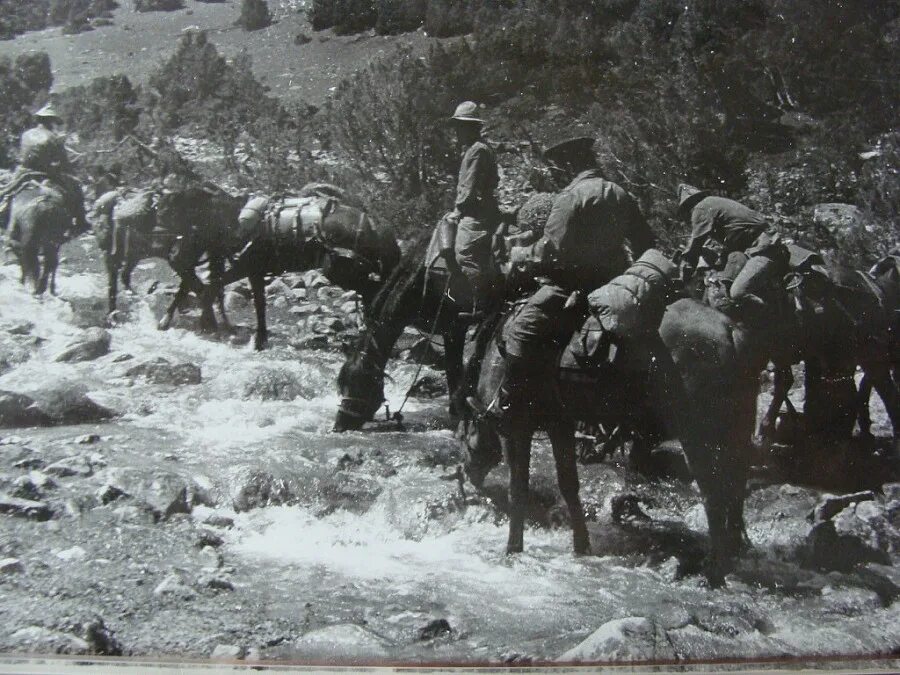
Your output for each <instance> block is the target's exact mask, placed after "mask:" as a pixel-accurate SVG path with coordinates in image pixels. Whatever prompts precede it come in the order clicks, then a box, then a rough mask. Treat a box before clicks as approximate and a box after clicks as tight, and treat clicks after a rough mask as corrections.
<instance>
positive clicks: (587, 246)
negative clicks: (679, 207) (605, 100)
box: [498, 138, 655, 412]
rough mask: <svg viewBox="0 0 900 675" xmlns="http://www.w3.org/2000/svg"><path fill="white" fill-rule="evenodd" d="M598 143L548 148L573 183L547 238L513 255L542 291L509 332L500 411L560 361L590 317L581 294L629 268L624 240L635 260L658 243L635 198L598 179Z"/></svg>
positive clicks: (557, 204)
mask: <svg viewBox="0 0 900 675" xmlns="http://www.w3.org/2000/svg"><path fill="white" fill-rule="evenodd" d="M593 144H594V139H592V138H574V139H569V140H566V141H563V142H561V143H557V144H556V145H554V146H552V147H550V148H549V149H547V150H546V151H545V152H544V157H545V159H546V160H547V161H548V163H549V164H550V165H551V169H552V170H553V171H554V172H555V173H556V174H557V176H560V177H564V178H566V179H570V180H571V183H570V184H569V185H568V187H566V188H565V189H564V190H563V191H562V192H561V193H560V194H559V195H558V196H557V197H556V199H555V201H554V203H553V208H552V209H551V212H550V216H549V218H548V220H547V224H546V227H545V229H544V236H543V237H542V238H541V239H540V240H539V241H538V242H537V243H535V244H534V245H532V246H530V247H522V248H514V249H513V250H512V252H511V254H510V260H511V262H512V263H513V265H521V266H524V267H525V268H526V269H527V268H530V269H531V270H532V271H533V272H534V273H535V279H536V281H537V282H538V284H539V288H538V290H537V291H535V292H534V293H533V294H532V295H531V296H530V297H529V298H528V300H527V301H526V302H525V303H524V304H523V305H521V306H520V307H519V309H518V310H517V311H516V313H515V314H514V316H513V317H512V318H511V319H510V320H509V322H508V323H507V325H506V328H505V329H504V336H503V337H504V340H505V350H506V359H507V375H506V380H505V382H504V384H503V386H502V387H501V391H500V395H499V400H498V403H499V405H500V408H501V410H502V409H504V408H505V407H508V405H509V401H510V400H511V399H512V398H513V397H514V396H515V392H516V391H517V390H524V389H525V388H526V387H525V385H526V381H527V380H528V379H529V378H532V377H535V376H537V377H542V376H546V374H547V372H548V370H547V369H548V367H552V366H553V365H554V363H553V361H554V357H555V356H556V355H557V354H558V353H559V351H560V349H562V347H563V346H564V345H565V343H566V342H567V341H568V340H569V338H570V337H571V335H572V333H573V332H574V331H575V330H577V329H578V328H579V327H580V325H581V323H582V322H583V320H584V317H585V312H586V303H585V301H584V299H583V294H584V293H586V292H589V291H591V290H593V289H594V288H597V287H598V286H601V285H603V284H604V283H606V282H607V281H609V280H610V279H611V278H613V277H614V276H616V275H618V274H620V273H622V272H624V271H625V269H626V268H627V267H628V265H629V262H630V260H629V252H628V250H626V248H625V241H626V240H628V243H629V244H630V248H631V254H632V255H633V256H634V257H635V258H636V257H638V256H639V255H641V254H642V253H643V252H644V251H645V250H646V249H648V248H650V247H651V246H653V244H654V241H655V238H654V236H653V233H652V231H651V230H650V228H649V226H648V225H647V222H646V221H645V220H644V217H643V215H642V214H641V212H640V209H639V208H638V205H637V202H636V201H635V199H634V197H632V196H631V195H630V194H629V193H628V192H626V191H625V190H624V189H622V188H621V187H620V186H618V185H616V184H615V183H613V182H610V181H607V180H605V179H604V178H602V177H601V176H600V173H599V171H598V170H597V163H596V158H595V157H594V154H593V150H592V148H593ZM547 381H548V382H552V381H554V378H553V377H550V378H548V380H547ZM547 389H549V387H548V388H547ZM547 404H548V406H551V407H554V406H556V405H558V400H556V397H550V399H549V400H548V401H547ZM552 412H559V411H552Z"/></svg>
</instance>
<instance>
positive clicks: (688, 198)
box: [678, 183, 710, 218]
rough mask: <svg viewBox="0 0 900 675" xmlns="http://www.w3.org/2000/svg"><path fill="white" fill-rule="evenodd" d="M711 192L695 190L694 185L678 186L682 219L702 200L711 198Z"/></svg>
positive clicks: (684, 184) (679, 208)
mask: <svg viewBox="0 0 900 675" xmlns="http://www.w3.org/2000/svg"><path fill="white" fill-rule="evenodd" d="M709 194H710V193H709V192H708V191H706V190H701V189H699V188H695V187H694V186H693V185H688V184H687V183H681V184H679V186H678V215H679V216H681V217H682V218H683V217H684V216H686V215H687V214H688V213H690V212H691V209H692V208H694V206H695V205H696V204H698V203H699V202H700V201H701V200H703V199H705V198H706V197H709Z"/></svg>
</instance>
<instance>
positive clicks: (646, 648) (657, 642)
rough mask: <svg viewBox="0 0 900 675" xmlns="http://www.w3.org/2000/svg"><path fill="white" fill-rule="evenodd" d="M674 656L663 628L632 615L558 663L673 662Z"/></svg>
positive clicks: (607, 627) (604, 628)
mask: <svg viewBox="0 0 900 675" xmlns="http://www.w3.org/2000/svg"><path fill="white" fill-rule="evenodd" d="M675 656H676V655H675V650H674V649H673V648H672V645H671V644H670V643H669V641H668V639H667V638H666V634H665V631H664V630H663V629H662V628H661V627H659V626H658V625H657V624H656V623H655V622H654V621H651V620H650V619H647V618H645V617H642V616H632V617H627V618H624V619H615V620H613V621H609V622H607V623H605V624H603V625H602V626H600V628H598V629H597V630H596V631H594V632H593V633H591V635H589V636H588V637H587V638H585V639H584V640H583V641H582V642H581V643H579V644H578V645H576V646H575V647H573V648H572V649H570V650H569V651H567V652H565V653H564V654H562V655H561V656H560V657H559V658H558V659H556V660H557V661H560V662H572V661H591V662H613V661H615V662H621V661H625V662H634V661H669V660H674V659H675Z"/></svg>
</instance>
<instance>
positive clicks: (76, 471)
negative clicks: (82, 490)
mask: <svg viewBox="0 0 900 675" xmlns="http://www.w3.org/2000/svg"><path fill="white" fill-rule="evenodd" d="M44 471H46V472H47V473H48V474H50V475H51V476H58V477H60V478H69V477H71V476H82V477H84V476H90V475H92V474H93V473H94V469H93V467H92V466H91V463H90V462H89V461H88V460H87V459H86V458H85V457H83V456H81V455H73V456H71V457H64V458H63V459H61V460H59V461H58V462H54V463H53V464H50V465H49V466H47V467H46V468H45V469H44Z"/></svg>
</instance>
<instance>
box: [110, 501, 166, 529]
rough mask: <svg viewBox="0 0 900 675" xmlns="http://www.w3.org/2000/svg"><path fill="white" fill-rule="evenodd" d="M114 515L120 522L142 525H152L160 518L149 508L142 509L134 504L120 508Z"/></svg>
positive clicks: (114, 511)
mask: <svg viewBox="0 0 900 675" xmlns="http://www.w3.org/2000/svg"><path fill="white" fill-rule="evenodd" d="M113 513H114V514H115V515H116V518H117V519H118V520H119V522H122V523H133V524H140V525H152V524H153V523H155V522H156V520H157V519H158V517H159V516H158V515H157V514H156V513H154V512H153V511H152V510H151V509H150V508H149V507H144V508H141V507H140V506H136V505H134V504H125V505H123V506H119V507H118V508H116V509H114V510H113Z"/></svg>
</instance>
